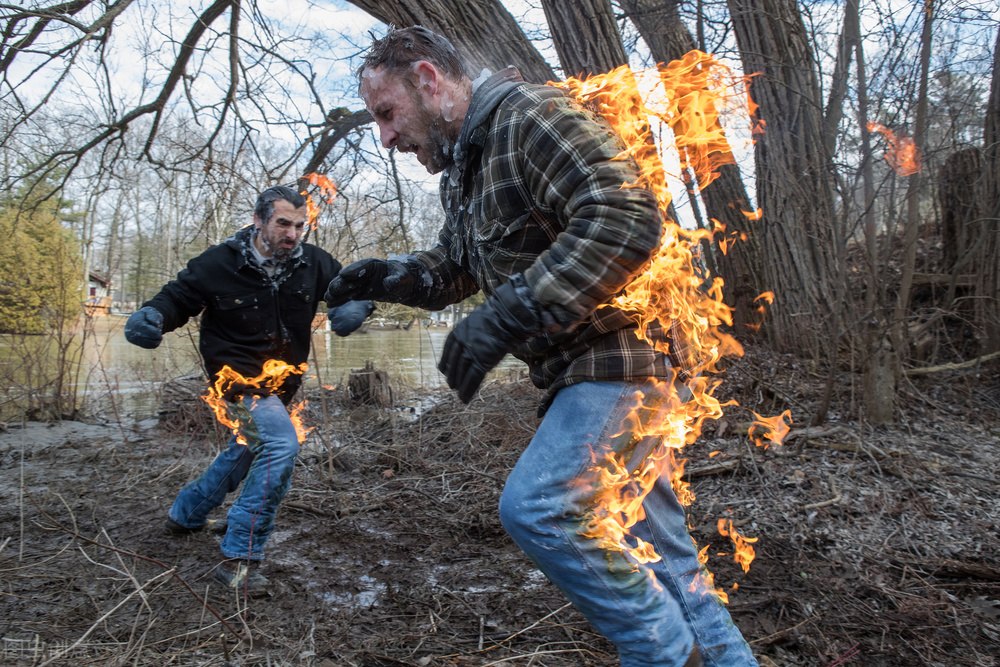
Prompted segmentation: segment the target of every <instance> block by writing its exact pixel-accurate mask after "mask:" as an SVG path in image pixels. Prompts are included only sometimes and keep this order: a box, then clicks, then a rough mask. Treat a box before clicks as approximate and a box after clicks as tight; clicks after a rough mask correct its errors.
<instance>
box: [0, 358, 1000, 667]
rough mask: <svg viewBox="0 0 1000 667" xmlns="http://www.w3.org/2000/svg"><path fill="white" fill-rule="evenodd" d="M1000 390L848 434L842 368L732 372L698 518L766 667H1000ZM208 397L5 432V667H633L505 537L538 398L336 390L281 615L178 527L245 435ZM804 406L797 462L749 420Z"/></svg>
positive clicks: (972, 382) (319, 409) (706, 444)
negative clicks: (759, 443) (749, 429)
mask: <svg viewBox="0 0 1000 667" xmlns="http://www.w3.org/2000/svg"><path fill="white" fill-rule="evenodd" d="M995 370H996V368H995V367H994V368H993V369H992V374H990V373H987V372H986V369H980V370H974V369H973V370H962V371H949V372H947V373H943V374H937V375H935V376H933V377H930V376H928V377H922V378H914V379H913V381H912V384H909V385H908V386H907V388H906V394H905V399H906V403H905V405H903V406H902V408H901V411H902V412H901V421H900V425H899V426H897V427H893V428H880V429H874V428H869V427H867V426H865V425H864V424H859V423H857V422H855V421H851V420H849V419H848V417H847V415H850V414H852V407H851V396H850V395H849V394H848V395H843V396H838V397H836V400H835V402H834V407H835V409H834V411H832V412H831V416H832V419H831V421H830V422H829V423H827V424H825V425H824V426H822V427H817V428H813V429H807V428H802V427H804V425H805V424H806V423H808V420H809V415H810V414H811V409H812V408H813V406H815V405H816V404H817V403H818V401H819V397H820V395H821V393H822V381H823V380H825V373H816V372H813V371H812V369H810V368H808V367H806V366H803V365H802V362H801V361H797V360H794V359H789V358H784V357H776V356H774V355H768V356H766V357H765V356H763V354H762V353H759V352H754V351H750V352H749V353H748V354H747V355H746V356H745V357H744V358H743V359H741V360H739V362H737V363H736V364H735V365H734V366H733V367H732V369H731V370H730V371H729V377H728V378H727V381H726V383H724V385H723V387H724V388H723V391H724V392H725V393H726V394H727V396H726V397H727V398H734V399H736V400H737V401H738V402H739V403H740V406H742V407H731V408H728V409H727V412H726V417H725V418H724V419H723V420H722V421H720V422H718V423H712V424H710V425H708V426H707V427H706V433H705V434H704V435H703V437H702V438H701V439H700V440H699V442H698V443H696V444H695V445H693V446H691V447H689V448H687V449H685V455H686V457H687V458H688V460H689V462H688V468H687V469H688V475H689V479H690V481H691V483H692V485H693V489H694V492H695V494H696V496H697V500H696V501H695V503H694V504H693V505H692V506H691V508H690V522H691V524H692V526H694V530H693V536H694V537H695V539H696V540H697V541H698V543H699V544H700V545H702V546H704V545H711V547H710V549H709V553H710V560H709V568H710V569H711V570H712V571H713V573H714V574H715V581H716V583H717V584H719V585H721V586H723V587H724V588H726V589H727V590H728V591H729V596H730V604H729V609H730V611H731V613H732V615H733V617H734V619H735V621H736V623H737V624H738V625H739V626H740V628H741V629H742V630H743V633H744V635H745V636H746V637H747V639H748V641H750V642H751V645H752V647H753V649H754V652H755V653H756V654H757V655H758V657H759V659H760V661H761V664H762V665H779V666H781V667H784V666H798V665H803V666H813V665H830V666H831V667H832V666H833V665H844V664H855V665H866V666H869V665H870V666H876V667H877V666H882V665H885V666H890V665H906V666H908V667H909V666H911V665H947V666H953V665H977V666H984V667H985V666H991V665H997V664H998V656H1000V537H998V534H1000V526H998V523H1000V494H998V480H1000V477H998V472H1000V470H998V468H1000V463H998V458H1000V457H998V454H1000V391H998V389H1000V385H998V383H997V380H996V377H997V375H996V373H995ZM839 386H847V387H850V386H851V383H850V378H845V379H844V380H843V381H842V382H841V383H840V384H839ZM199 390H200V387H199V383H198V382H197V381H195V383H194V384H193V385H191V386H190V387H188V386H187V385H184V384H183V383H181V384H179V385H177V386H174V387H173V388H172V389H171V390H170V391H168V392H165V397H166V399H165V403H166V404H167V405H168V408H165V410H164V411H163V414H162V415H161V417H160V419H159V420H158V421H149V422H144V423H141V424H136V425H131V426H128V427H123V426H121V425H119V424H111V423H96V424H82V423H77V422H61V423H55V424H51V425H50V424H38V423H29V424H24V425H17V426H12V427H10V428H9V429H8V430H7V432H6V433H3V434H2V435H0V461H2V464H3V467H4V469H5V470H6V471H7V474H5V475H4V476H3V477H2V478H0V500H2V502H0V525H2V526H3V533H2V535H0V584H2V595H0V619H2V621H0V623H2V624H3V634H2V643H0V664H4V665H37V664H53V665H87V664H92V665H110V664H136V665H199V666H201V665H243V666H250V665H316V666H321V667H340V666H358V667H362V666H363V667H375V666H391V665H410V666H421V667H424V666H428V665H459V666H477V667H485V666H487V665H544V666H550V667H561V666H574V665H592V666H602V667H603V666H607V667H611V666H613V665H616V664H617V658H616V656H615V651H614V648H613V647H612V646H611V645H610V644H609V643H608V642H607V641H605V640H604V639H602V638H601V637H599V636H597V635H596V634H595V633H594V631H593V630H592V629H591V628H590V626H589V625H588V624H587V622H586V621H584V620H583V618H582V617H581V616H580V615H579V614H578V613H577V612H576V611H575V610H574V609H573V608H572V607H571V606H569V605H568V604H567V603H566V600H565V599H564V598H563V597H562V595H561V594H560V593H559V591H558V590H556V589H555V588H554V587H553V586H551V585H550V584H549V583H548V582H547V581H546V580H545V578H544V577H543V576H542V575H541V574H540V573H538V572H537V571H536V570H535V568H534V567H533V566H532V564H531V563H530V562H529V561H528V560H527V559H526V558H525V557H524V556H523V555H522V554H521V553H520V551H519V550H518V549H517V547H516V546H515V545H514V544H513V543H512V542H511V540H510V539H509V538H508V537H507V536H506V534H505V533H504V531H503V529H502V527H501V526H500V523H499V519H498V517H497V510H496V508H497V503H498V499H499V495H500V493H501V490H502V488H503V483H504V480H505V478H506V476H507V472H508V471H509V470H510V469H511V467H512V466H513V464H514V462H515V461H516V460H517V457H518V455H519V453H520V452H521V450H522V449H523V448H524V446H525V444H526V443H527V441H528V440H529V439H530V437H531V434H532V433H533V431H534V429H535V427H536V425H537V420H536V419H535V417H534V414H535V405H536V402H537V400H538V396H539V394H538V392H537V391H536V390H535V389H534V388H532V387H531V386H530V384H529V383H527V382H526V381H524V380H511V381H507V382H495V383H491V384H489V385H487V386H486V387H484V388H483V390H482V392H481V393H480V395H479V396H478V397H477V398H476V399H475V400H474V401H473V403H472V404H471V405H469V406H465V405H462V404H461V403H459V402H458V401H457V400H456V399H455V398H454V396H453V394H452V393H451V392H448V391H433V392H429V393H427V392H418V391H410V392H406V391H404V390H397V391H396V396H397V407H396V409H394V410H379V409H373V408H364V407H361V408H351V407H347V406H346V405H345V403H346V400H347V399H346V396H345V395H344V394H345V392H344V391H343V390H333V391H330V390H315V391H314V392H312V393H311V394H310V395H309V398H310V404H309V408H308V413H309V414H308V418H309V421H310V423H311V424H312V425H314V426H316V431H315V432H314V433H312V434H311V435H310V437H309V439H308V440H307V442H306V444H305V445H304V447H303V453H302V455H301V457H300V460H299V465H298V468H297V470H296V473H295V478H294V480H293V488H292V490H291V492H290V493H289V495H288V496H287V498H286V501H285V503H284V504H283V506H282V509H281V511H280V512H279V516H278V530H277V531H276V533H275V534H274V536H273V538H272V540H271V542H270V543H269V544H268V558H267V560H266V565H265V568H264V573H265V574H266V575H267V576H268V577H269V578H270V579H271V580H272V582H274V585H275V592H274V595H273V596H271V597H268V598H263V599H261V598H258V599H243V598H238V597H236V596H233V595H230V594H227V593H226V592H225V591H223V590H221V589H219V588H217V587H216V586H215V585H213V584H212V583H211V570H212V568H213V567H214V565H215V564H216V563H217V562H218V560H219V559H220V558H221V554H220V553H219V551H218V539H219V538H218V537H216V536H213V535H210V534H196V535H192V536H188V537H182V538H174V537H169V536H167V535H166V534H164V533H163V532H162V530H161V524H162V521H163V518H164V516H165V514H166V510H167V508H168V507H169V504H170V503H171V502H172V500H173V497H174V495H175V494H176V492H177V490H178V489H179V488H180V487H181V486H182V485H183V484H184V483H185V482H186V481H188V480H189V479H191V478H192V477H193V476H194V475H196V474H197V473H198V472H199V471H200V470H201V469H203V467H204V466H205V465H206V464H207V463H208V461H209V460H210V458H211V457H212V456H213V455H214V453H215V451H216V448H217V446H218V443H219V442H220V441H221V440H223V439H224V434H222V433H219V432H218V431H217V429H215V428H214V426H213V425H212V421H211V418H210V417H208V416H207V413H206V412H203V411H202V409H201V408H199V407H198V402H197V401H196V400H194V399H193V396H194V395H195V394H197V392H198V391H199ZM171 392H172V393H171ZM184 396H187V397H188V398H189V399H191V400H190V401H189V402H185V401H183V400H180V399H179V398H178V397H184ZM400 397H402V398H400ZM170 406H172V407H170ZM785 409H789V410H791V413H792V417H793V419H794V420H795V423H794V424H793V430H792V432H791V434H790V435H789V436H788V438H787V439H786V444H784V445H782V446H772V447H769V448H767V449H764V448H760V447H756V446H754V445H753V443H751V442H750V441H749V439H748V438H747V434H746V426H747V422H749V421H750V420H752V418H753V416H752V414H751V413H750V412H749V411H750V410H754V411H756V412H757V413H758V414H761V415H775V414H778V413H780V412H782V411H783V410H785ZM224 509H225V508H222V511H224ZM222 511H220V514H219V516H223V514H222ZM719 519H732V520H733V522H734V524H735V525H737V526H738V527H739V531H740V533H741V534H744V535H746V536H749V537H757V538H759V541H758V542H757V543H756V544H754V547H755V549H756V552H757V557H756V560H755V561H754V562H753V564H752V565H751V566H750V570H749V572H748V573H744V572H743V571H742V570H741V569H740V567H739V566H738V565H737V564H736V563H734V562H733V560H732V558H731V556H718V555H715V554H717V553H720V552H725V551H727V546H729V544H728V540H727V539H726V538H723V537H721V536H720V535H719V533H718V531H717V529H716V525H717V522H718V520H719ZM734 585H736V586H737V588H735V590H734V589H733V586H734ZM237 635H239V636H242V637H243V639H238V638H237Z"/></svg>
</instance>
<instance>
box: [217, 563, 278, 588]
mask: <svg viewBox="0 0 1000 667" xmlns="http://www.w3.org/2000/svg"><path fill="white" fill-rule="evenodd" d="M259 565H260V563H259V561H247V560H246V559H242V558H232V559H229V560H224V561H222V562H221V563H219V565H218V566H217V567H216V568H215V575H214V576H215V581H216V582H218V583H220V584H222V585H223V586H225V587H226V588H228V589H229V590H231V591H233V592H234V593H236V594H238V595H243V594H246V595H249V596H250V597H261V596H264V595H271V582H270V581H268V580H267V577H265V576H264V575H263V574H261V573H260V572H259V571H258V567H259Z"/></svg>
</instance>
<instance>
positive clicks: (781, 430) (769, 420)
mask: <svg viewBox="0 0 1000 667" xmlns="http://www.w3.org/2000/svg"><path fill="white" fill-rule="evenodd" d="M751 412H753V411H752V410H751ZM753 416H754V417H755V418H756V419H755V420H754V422H753V424H751V425H750V433H749V435H750V439H751V440H753V441H754V444H756V445H757V446H758V447H763V448H764V449H767V447H768V443H771V444H775V445H780V444H781V441H782V440H784V439H785V436H786V435H788V431H789V430H791V427H790V426H789V424H791V423H792V411H791V410H785V411H784V412H782V413H781V414H780V415H778V416H777V417H761V416H760V415H759V414H757V413H756V412H753ZM786 419H787V420H788V424H786V423H785V420H786ZM765 440H766V441H767V442H764V441H765Z"/></svg>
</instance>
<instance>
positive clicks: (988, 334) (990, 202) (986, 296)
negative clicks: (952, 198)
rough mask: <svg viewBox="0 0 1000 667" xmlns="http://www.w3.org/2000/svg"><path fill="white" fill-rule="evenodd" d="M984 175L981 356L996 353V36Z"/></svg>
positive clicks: (999, 49) (999, 310)
mask: <svg viewBox="0 0 1000 667" xmlns="http://www.w3.org/2000/svg"><path fill="white" fill-rule="evenodd" d="M983 140H984V148H983V157H984V160H983V162H984V166H985V171H986V177H985V184H984V185H985V187H984V188H983V197H982V204H983V206H982V210H983V212H984V214H985V215H984V216H983V218H982V220H981V224H980V226H979V227H980V230H981V232H980V234H981V238H982V243H980V244H979V252H978V253H977V256H976V264H975V266H976V276H977V278H976V288H975V289H976V291H975V295H976V300H975V302H976V324H977V326H978V328H979V329H980V331H982V332H983V334H984V336H983V341H982V350H981V351H982V353H983V354H989V353H991V352H996V351H998V350H1000V35H998V36H997V42H996V46H995V47H994V49H993V80H992V82H991V85H990V100H989V103H988V104H987V107H986V123H985V127H984V129H983Z"/></svg>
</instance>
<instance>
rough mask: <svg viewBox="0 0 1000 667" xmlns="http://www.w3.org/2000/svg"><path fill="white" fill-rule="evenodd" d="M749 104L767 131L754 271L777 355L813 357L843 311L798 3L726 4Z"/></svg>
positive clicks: (815, 94) (745, 0) (737, 0)
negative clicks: (769, 299) (765, 296)
mask: <svg viewBox="0 0 1000 667" xmlns="http://www.w3.org/2000/svg"><path fill="white" fill-rule="evenodd" d="M728 5H729V12H730V15H731V17H732V19H733V26H734V29H735V34H736V39H737V43H738V44H739V48H740V53H741V55H742V59H743V71H744V72H749V73H758V72H759V74H757V75H756V76H754V77H753V79H752V80H751V83H750V96H751V97H752V98H753V100H754V101H755V102H756V103H757V104H758V105H759V106H758V108H757V111H756V114H755V118H756V119H758V120H763V121H765V122H766V130H765V131H764V133H763V134H762V135H760V137H759V138H758V140H757V143H756V155H757V197H758V201H759V203H760V206H761V208H762V209H763V212H764V216H763V218H762V219H761V220H760V221H759V223H758V230H757V234H756V235H757V237H758V238H759V240H760V242H759V245H758V246H756V247H754V248H753V250H754V251H756V252H758V253H759V255H758V256H757V257H755V260H754V263H755V264H756V265H759V266H762V267H763V276H762V278H763V283H764V287H765V288H766V289H767V288H769V289H772V290H774V291H775V302H774V306H773V307H772V309H771V312H770V314H769V317H770V322H771V327H770V328H769V329H768V330H767V332H768V336H769V338H770V340H771V341H772V343H773V345H774V346H775V348H777V349H779V350H784V351H788V352H795V353H813V354H817V353H819V352H820V351H821V349H822V348H824V347H829V346H832V345H834V344H835V341H833V340H827V341H825V342H821V340H820V337H821V335H822V334H823V333H824V332H826V331H828V330H829V329H830V328H831V327H832V326H833V320H834V316H835V313H836V312H837V310H838V308H839V304H838V302H837V290H836V286H835V285H834V281H835V280H836V271H835V252H836V248H837V245H838V243H839V241H838V238H837V235H836V234H835V231H834V227H835V225H836V220H835V219H834V214H833V197H832V187H831V182H830V180H831V177H830V171H831V170H830V165H829V161H828V159H827V157H826V154H825V150H824V149H823V119H822V117H821V115H820V111H819V110H820V109H821V104H820V94H819V85H818V83H817V79H816V68H815V63H814V61H813V57H812V50H811V47H810V44H809V39H808V35H807V33H806V29H805V26H804V25H803V23H802V17H801V15H800V14H799V10H798V6H797V4H796V2H795V0H728Z"/></svg>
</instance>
